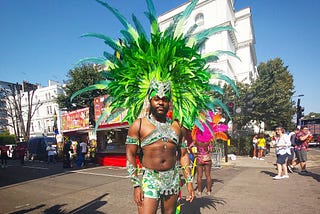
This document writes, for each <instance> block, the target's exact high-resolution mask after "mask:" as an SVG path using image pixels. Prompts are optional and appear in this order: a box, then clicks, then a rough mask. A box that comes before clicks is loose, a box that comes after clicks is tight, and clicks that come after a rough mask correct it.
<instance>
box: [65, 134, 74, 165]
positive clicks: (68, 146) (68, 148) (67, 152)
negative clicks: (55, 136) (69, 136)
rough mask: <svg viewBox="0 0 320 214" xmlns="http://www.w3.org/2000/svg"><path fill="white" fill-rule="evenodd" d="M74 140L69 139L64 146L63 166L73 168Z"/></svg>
mask: <svg viewBox="0 0 320 214" xmlns="http://www.w3.org/2000/svg"><path fill="white" fill-rule="evenodd" d="M71 146H72V142H71V140H68V141H67V142H65V144H64V146H63V168H71V167H72V166H71V161H70V153H73V149H72V147H71Z"/></svg>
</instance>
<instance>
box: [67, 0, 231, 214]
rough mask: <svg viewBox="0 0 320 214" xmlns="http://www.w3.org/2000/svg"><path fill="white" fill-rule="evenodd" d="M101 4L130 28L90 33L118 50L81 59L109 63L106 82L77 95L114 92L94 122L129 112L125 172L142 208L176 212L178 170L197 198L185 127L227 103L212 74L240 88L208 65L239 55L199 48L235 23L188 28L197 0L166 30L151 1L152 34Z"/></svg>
mask: <svg viewBox="0 0 320 214" xmlns="http://www.w3.org/2000/svg"><path fill="white" fill-rule="evenodd" d="M97 2H99V3H100V4H102V5H103V6H105V7H106V8H107V9H108V10H110V11H111V12H112V13H113V14H114V15H115V16H116V17H117V18H118V19H119V21H120V22H121V24H122V25H123V26H124V28H125V29H124V30H122V31H121V33H122V35H123V39H121V42H119V41H118V40H113V39H112V38H110V37H108V36H105V35H102V34H96V33H88V34H85V35H84V36H85V37H96V38H100V39H103V40H104V42H105V44H107V45H108V46H110V47H111V48H112V49H113V50H114V53H116V54H114V53H113V54H110V53H108V52H104V57H98V58H86V59H83V60H81V61H80V62H79V63H84V62H92V63H98V64H101V65H103V67H105V70H104V71H101V72H100V74H101V77H102V79H103V80H101V81H100V82H99V83H97V84H95V85H92V86H88V87H87V88H84V89H82V90H80V91H78V92H76V93H75V94H74V95H73V96H72V97H71V99H73V98H74V97H75V96H77V95H79V94H81V93H83V92H85V91H89V90H96V89H100V90H106V94H108V95H109V97H108V99H107V100H106V103H110V105H109V106H108V108H106V109H105V111H104V112H103V114H102V115H101V116H100V118H99V120H98V121H97V123H96V128H97V126H98V124H99V123H100V122H101V120H102V119H103V118H105V116H108V117H107V119H106V122H109V121H111V120H112V119H114V118H115V117H117V116H118V115H119V114H121V113H124V112H125V113H126V116H125V117H124V119H123V121H127V122H129V124H131V125H130V128H129V130H128V137H127V141H126V155H127V170H128V173H129V176H130V179H131V182H132V185H133V188H134V201H135V202H136V204H137V206H138V211H139V213H156V211H157V207H158V202H159V200H160V201H161V209H162V213H174V212H175V211H176V208H177V199H178V193H179V190H180V186H179V183H180V175H179V174H180V173H179V169H180V168H181V169H182V174H183V176H184V179H185V181H186V183H187V184H186V186H187V191H188V193H187V196H186V200H187V201H190V202H191V201H192V200H193V199H194V197H195V196H194V190H193V186H192V180H193V178H192V175H191V172H190V167H189V164H190V160H189V156H188V153H187V148H186V144H185V140H184V133H185V130H184V128H187V129H190V130H191V129H192V127H193V126H194V125H196V124H200V123H199V120H198V116H199V114H200V112H201V109H214V108H215V107H216V106H221V107H222V108H223V109H227V108H226V106H225V105H223V103H222V102H221V101H220V100H219V99H216V98H214V97H212V92H219V93H223V91H222V89H221V87H219V86H217V85H212V84H210V82H209V80H210V79H222V80H225V81H226V82H228V83H230V84H232V86H233V87H234V88H235V85H234V83H233V81H232V80H231V79H229V78H228V77H227V76H225V75H223V74H221V73H217V72H215V71H213V70H210V69H208V67H207V66H206V63H207V62H211V61H214V60H217V59H218V55H219V54H229V55H233V56H234V54H233V53H231V52H229V51H217V52H214V53H208V54H207V55H205V56H202V55H200V54H199V53H198V48H199V47H201V45H202V44H203V43H204V42H205V41H206V40H207V38H208V37H209V36H211V35H213V34H215V33H218V32H221V31H226V30H233V29H232V27H230V26H220V27H215V28H210V29H207V30H204V31H201V32H199V33H197V34H195V33H194V32H195V29H196V28H197V25H196V24H195V25H194V26H192V27H191V29H190V30H188V31H186V32H185V31H184V24H185V22H186V20H187V18H188V17H189V16H190V14H191V12H192V11H193V9H194V8H195V6H196V4H197V2H198V1H197V0H193V1H191V2H190V3H189V4H188V6H187V8H186V9H185V10H184V12H183V13H182V14H180V15H179V16H177V17H175V18H174V19H173V22H172V24H171V25H170V26H169V27H168V28H167V29H166V30H165V31H164V32H161V31H160V28H159V23H158V22H157V16H156V12H155V9H154V5H153V3H152V1H151V0H146V2H147V6H148V11H147V12H145V14H146V16H147V18H148V19H149V21H150V24H151V35H150V38H148V36H147V34H146V33H145V30H144V29H143V28H142V25H141V24H140V22H139V21H138V20H137V18H136V17H135V16H134V15H132V17H133V22H134V25H135V28H134V27H133V26H132V25H131V24H130V23H129V22H128V21H127V20H126V19H125V18H124V17H123V16H122V15H121V14H120V13H119V12H118V10H116V9H114V8H113V7H111V6H110V5H109V4H108V3H106V2H103V1H100V0H97ZM144 103H149V109H150V111H149V114H148V115H147V116H146V117H142V118H141V119H140V118H139V119H138V117H139V115H140V113H141V110H142V109H143V106H144ZM169 108H172V119H169V118H167V117H166V113H167V112H168V110H169ZM200 128H202V127H200ZM139 148H141V150H142V152H143V157H142V160H141V162H142V167H143V171H144V173H143V176H142V180H140V178H139V175H138V167H137V163H136V155H137V152H138V149H139ZM179 164H180V166H181V167H179Z"/></svg>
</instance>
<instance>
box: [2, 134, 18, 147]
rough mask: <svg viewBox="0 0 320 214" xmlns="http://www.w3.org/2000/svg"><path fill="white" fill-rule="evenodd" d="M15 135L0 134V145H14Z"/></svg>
mask: <svg viewBox="0 0 320 214" xmlns="http://www.w3.org/2000/svg"><path fill="white" fill-rule="evenodd" d="M16 143H17V142H16V137H15V135H11V134H10V133H9V132H7V131H6V132H3V133H0V145H1V144H6V145H7V144H16Z"/></svg>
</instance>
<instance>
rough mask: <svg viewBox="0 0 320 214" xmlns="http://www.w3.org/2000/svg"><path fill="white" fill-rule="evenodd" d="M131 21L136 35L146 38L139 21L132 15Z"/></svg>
mask: <svg viewBox="0 0 320 214" xmlns="http://www.w3.org/2000/svg"><path fill="white" fill-rule="evenodd" d="M132 20H133V23H134V25H135V26H136V30H137V32H138V34H139V35H140V36H143V37H145V38H147V34H146V31H145V30H144V28H143V26H142V24H141V23H140V21H139V20H138V19H137V17H136V16H135V15H134V14H132Z"/></svg>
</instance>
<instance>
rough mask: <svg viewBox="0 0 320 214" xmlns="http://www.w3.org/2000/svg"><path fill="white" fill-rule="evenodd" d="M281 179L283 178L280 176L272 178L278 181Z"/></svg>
mask: <svg viewBox="0 0 320 214" xmlns="http://www.w3.org/2000/svg"><path fill="white" fill-rule="evenodd" d="M282 178H283V177H282V176H279V175H276V176H274V177H273V180H280V179H282Z"/></svg>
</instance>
